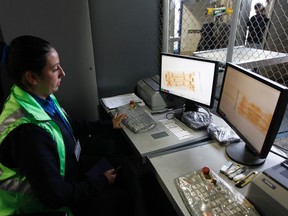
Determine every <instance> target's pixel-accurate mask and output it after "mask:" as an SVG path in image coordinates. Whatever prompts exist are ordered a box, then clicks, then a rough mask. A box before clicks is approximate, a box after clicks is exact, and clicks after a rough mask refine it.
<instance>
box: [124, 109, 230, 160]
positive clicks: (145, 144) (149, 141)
mask: <svg viewBox="0 0 288 216" xmlns="http://www.w3.org/2000/svg"><path fill="white" fill-rule="evenodd" d="M165 115H166V113H164V114H154V115H153V118H154V120H155V121H157V125H156V126H155V127H154V128H153V129H151V130H148V131H146V132H143V133H138V134H135V133H133V132H132V131H130V130H129V129H128V128H124V129H123V131H124V134H125V135H126V137H127V138H128V140H129V141H130V143H131V144H132V145H133V147H135V148H136V150H137V152H138V153H139V154H140V155H141V157H142V161H143V163H145V162H146V157H147V156H151V155H161V154H165V152H166V151H168V150H169V151H170V150H172V151H173V150H174V149H176V148H179V147H183V146H185V145H189V146H193V147H196V146H199V145H202V144H203V141H204V140H205V139H207V138H209V136H208V132H207V130H206V129H204V130H198V131H195V130H193V129H191V128H189V127H188V126H186V125H185V124H184V123H183V122H181V121H180V120H178V119H176V118H173V119H174V120H175V122H176V123H177V125H178V126H180V127H182V128H183V129H184V130H186V131H189V132H190V133H192V134H193V137H190V138H186V139H182V140H179V139H178V138H177V137H176V135H175V134H173V133H172V132H171V131H170V130H169V129H167V128H166V127H165V126H164V125H163V124H162V123H161V122H159V120H161V119H163V118H165ZM212 116H213V123H215V124H217V125H225V124H226V123H225V122H224V120H222V119H221V118H219V117H218V116H216V115H214V114H212ZM159 132H165V133H167V134H168V136H165V137H161V138H158V139H155V138H153V136H152V135H153V134H157V133H159Z"/></svg>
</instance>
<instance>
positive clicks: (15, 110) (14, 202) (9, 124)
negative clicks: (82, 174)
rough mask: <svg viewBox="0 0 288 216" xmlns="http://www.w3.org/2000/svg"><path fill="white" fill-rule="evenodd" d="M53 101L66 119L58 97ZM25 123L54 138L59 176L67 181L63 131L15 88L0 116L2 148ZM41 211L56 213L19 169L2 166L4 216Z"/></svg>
mask: <svg viewBox="0 0 288 216" xmlns="http://www.w3.org/2000/svg"><path fill="white" fill-rule="evenodd" d="M51 98H52V100H53V101H54V103H55V104H56V106H57V108H58V110H59V111H60V113H61V114H62V116H63V117H64V118H66V117H65V115H64V113H63V112H62V109H61V108H60V105H59V103H58V102H57V100H56V98H55V97H54V96H53V95H51ZM66 120H67V119H66ZM67 122H68V121H67ZM26 123H33V124H36V125H38V126H39V127H41V128H43V129H44V130H46V131H47V132H48V133H49V134H50V135H51V137H52V138H53V140H54V141H55V143H56V144H57V150H58V155H59V161H60V175H61V176H63V178H64V175H65V145H64V141H63V137H62V133H61V131H60V128H59V127H58V125H57V124H56V123H55V122H54V121H52V119H51V118H50V117H49V115H48V114H47V113H46V112H45V111H44V110H43V109H42V107H41V106H40V104H38V103H37V101H36V100H35V99H34V98H33V97H32V96H31V95H30V94H28V93H27V92H26V91H24V90H22V89H21V88H19V87H18V86H16V85H14V86H13V87H12V89H11V94H10V95H9V97H8V99H7V101H6V102H5V105H4V109H3V112H2V114H1V116H0V145H1V143H2V141H3V140H4V139H5V137H6V136H7V135H8V134H9V133H10V132H11V131H12V130H13V129H15V128H16V127H18V126H19V125H21V124H26ZM63 209H65V210H66V211H69V210H67V209H68V208H63ZM40 211H41V212H43V211H44V212H45V211H55V210H52V209H48V208H47V207H45V206H44V205H43V204H42V203H41V202H40V201H39V200H38V198H37V197H36V195H35V193H34V192H33V190H32V189H31V186H30V184H29V182H28V181H27V179H26V177H25V176H23V175H22V174H21V173H20V172H19V170H18V169H11V168H8V167H6V166H4V165H3V164H1V163H0V212H1V215H12V214H20V213H32V212H40ZM57 211H59V210H57Z"/></svg>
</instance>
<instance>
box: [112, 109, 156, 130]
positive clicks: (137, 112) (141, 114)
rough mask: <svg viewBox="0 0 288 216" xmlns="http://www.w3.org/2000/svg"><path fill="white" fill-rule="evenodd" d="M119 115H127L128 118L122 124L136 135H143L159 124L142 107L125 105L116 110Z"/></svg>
mask: <svg viewBox="0 0 288 216" xmlns="http://www.w3.org/2000/svg"><path fill="white" fill-rule="evenodd" d="M116 111H117V112H118V113H126V114H127V116H128V118H127V119H125V120H123V121H122V123H123V124H124V125H125V126H126V127H127V128H128V129H130V130H131V131H132V132H134V133H141V132H144V131H147V130H150V129H152V128H153V127H155V125H156V124H157V122H156V121H155V120H154V119H153V118H152V116H151V114H149V113H148V111H146V110H145V109H144V108H142V107H141V106H134V107H133V106H131V105H129V104H128V105H124V106H121V107H118V108H117V109H116Z"/></svg>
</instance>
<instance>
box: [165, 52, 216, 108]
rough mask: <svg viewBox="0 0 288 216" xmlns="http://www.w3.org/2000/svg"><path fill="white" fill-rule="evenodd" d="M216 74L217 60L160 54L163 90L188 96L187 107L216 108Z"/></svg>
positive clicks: (176, 94) (186, 98)
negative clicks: (214, 106)
mask: <svg viewBox="0 0 288 216" xmlns="http://www.w3.org/2000/svg"><path fill="white" fill-rule="evenodd" d="M217 75H218V62H217V61H212V60H207V59H201V58H196V57H191V56H184V55H174V54H167V53H162V54H161V71H160V78H161V79H160V81H161V84H160V85H161V86H160V87H161V91H162V92H165V93H167V94H171V95H174V96H178V97H180V98H183V99H185V111H197V108H198V105H200V106H205V107H206V108H213V104H214V96H215V91H216V85H217Z"/></svg>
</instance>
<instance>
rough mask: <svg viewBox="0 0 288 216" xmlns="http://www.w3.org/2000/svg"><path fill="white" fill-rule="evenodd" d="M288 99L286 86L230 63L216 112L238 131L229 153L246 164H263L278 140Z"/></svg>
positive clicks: (237, 160) (230, 145) (233, 158)
mask: <svg viewBox="0 0 288 216" xmlns="http://www.w3.org/2000/svg"><path fill="white" fill-rule="evenodd" d="M287 99H288V90H287V87H285V86H283V85H281V84H279V83H277V82H274V81H272V80H270V79H268V78H265V77H263V76H261V75H259V74H256V73H254V72H251V71H249V70H247V69H244V68H242V67H240V66H237V65H235V64H231V63H227V64H226V68H225V74H224V78H223V83H222V88H221V92H220V97H219V101H218V106H217V113H218V114H219V115H220V117H222V118H223V119H224V120H225V121H226V122H227V123H228V125H230V126H231V128H232V129H234V131H235V132H236V133H237V134H238V135H239V137H240V138H241V141H240V142H239V143H231V144H229V145H228V146H227V147H226V153H227V155H228V156H229V157H230V158H231V159H232V160H234V161H236V162H238V163H240V164H243V165H250V166H252V165H260V164H262V163H264V162H265V159H266V157H267V155H268V153H269V151H270V149H271V147H272V145H273V143H274V141H275V138H276V135H277V133H278V130H279V128H280V125H281V122H282V119H283V115H284V113H285V111H286V105H287Z"/></svg>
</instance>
